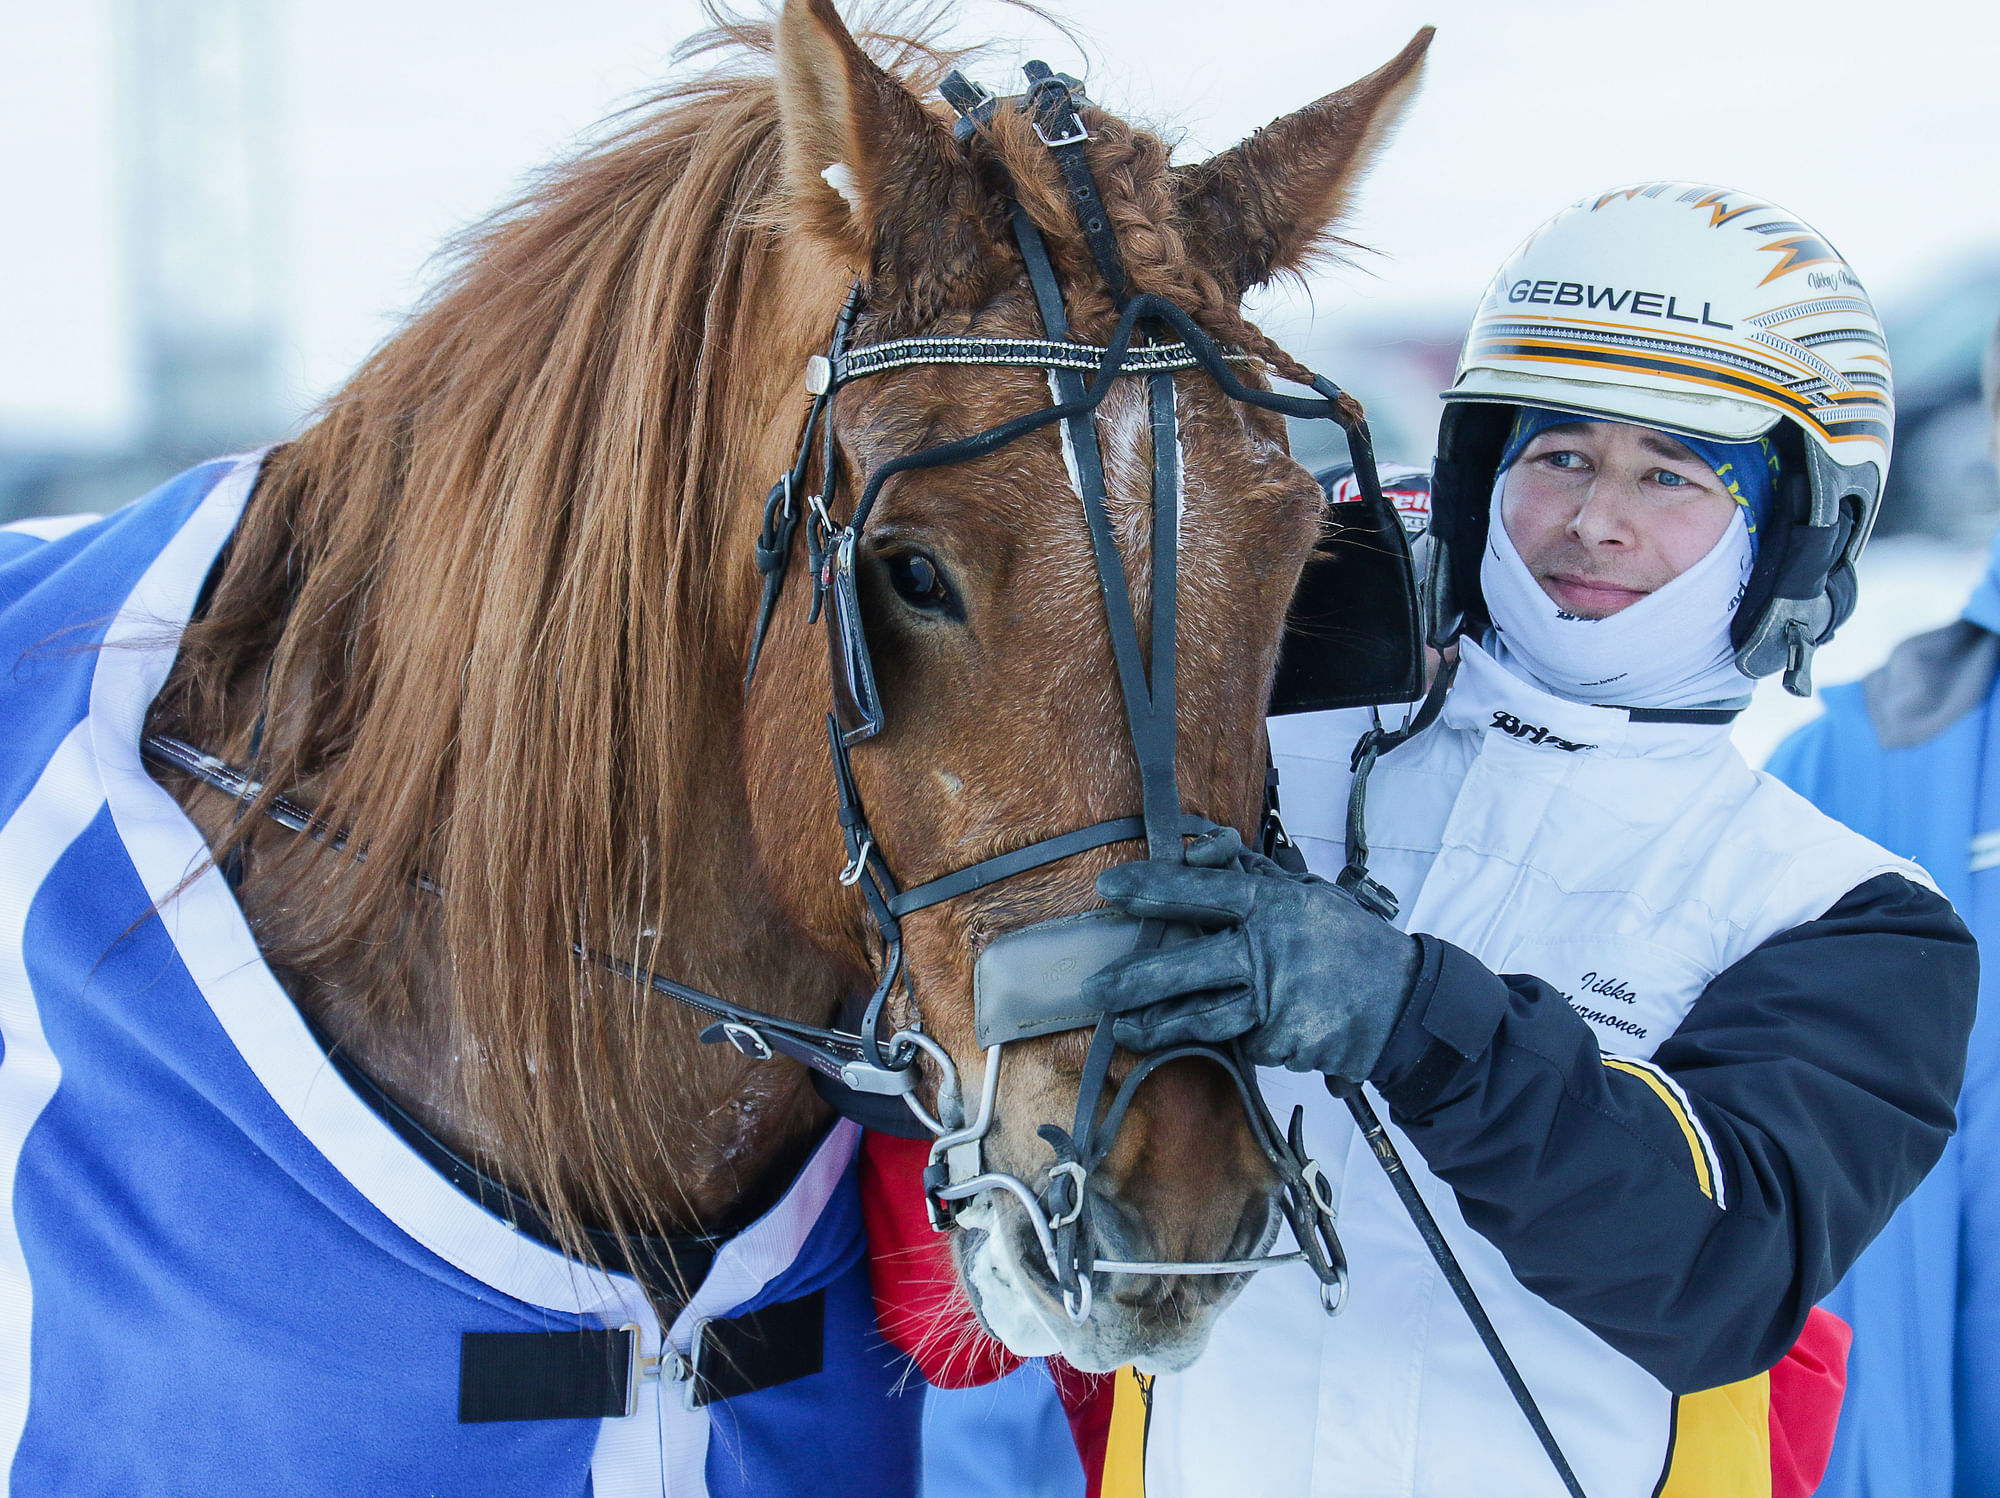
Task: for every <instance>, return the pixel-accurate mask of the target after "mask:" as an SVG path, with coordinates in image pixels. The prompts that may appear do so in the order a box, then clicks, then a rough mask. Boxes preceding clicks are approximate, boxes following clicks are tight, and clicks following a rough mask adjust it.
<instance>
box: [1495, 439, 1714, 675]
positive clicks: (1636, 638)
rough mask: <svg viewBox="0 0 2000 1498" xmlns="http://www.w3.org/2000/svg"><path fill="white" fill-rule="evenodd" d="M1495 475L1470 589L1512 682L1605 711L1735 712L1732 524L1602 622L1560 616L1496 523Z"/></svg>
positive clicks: (1501, 489)
mask: <svg viewBox="0 0 2000 1498" xmlns="http://www.w3.org/2000/svg"><path fill="white" fill-rule="evenodd" d="M1506 487H1507V475H1506V473H1504V472H1503V473H1502V474H1501V475H1500V477H1499V478H1498V479H1497V480H1495V482H1494V485H1493V508H1492V520H1491V523H1490V524H1488V525H1487V527H1486V555H1485V556H1484V557H1482V558H1481V559H1480V564H1479V586H1480V589H1481V591H1482V592H1484V593H1485V595H1486V611H1487V614H1488V615H1489V616H1490V617H1491V619H1492V620H1493V634H1492V635H1490V636H1489V637H1488V649H1489V650H1490V651H1491V653H1492V654H1493V655H1494V656H1496V657H1497V658H1498V660H1499V661H1500V663H1501V664H1502V665H1504V666H1505V667H1506V668H1507V669H1508V670H1509V671H1512V672H1513V673H1514V674H1515V675H1516V676H1519V677H1520V678H1522V679H1523V680H1524V681H1527V682H1529V683H1531V684H1533V685H1535V686H1538V687H1540V688H1541V689H1542V690H1543V691H1545V692H1552V693H1554V694H1555V695H1556V696H1558V697H1563V698H1567V699H1568V700H1569V701H1571V702H1587V703H1592V704H1598V705H1602V706H1607V707H1653V708H1675V707H1702V706H1715V705H1729V706H1734V705H1738V704H1740V703H1741V702H1743V701H1745V700H1747V699H1748V697H1749V695H1750V678H1749V677H1747V676H1745V675H1744V674H1743V673H1742V672H1741V671H1739V670H1737V668H1736V655H1735V651H1734V650H1733V649H1732V648H1731V646H1730V643H1729V625H1730V621H1731V620H1733V619H1734V618H1735V616H1736V605H1737V604H1738V603H1740V602H1741V601H1742V599H1743V590H1744V588H1745V586H1746V585H1747V584H1748V583H1749V580H1750V564H1751V561H1752V557H1753V553H1752V551H1751V548H1750V533H1749V531H1748V530H1747V529H1745V528H1744V526H1743V523H1742V521H1741V519H1740V518H1732V519H1731V521H1730V523H1729V525H1728V526H1727V527H1726V528H1725V529H1724V530H1723V532H1722V536H1721V538H1720V539H1719V540H1718V541H1717V542H1716V543H1715V545H1714V546H1713V547H1711V548H1710V549H1709V553H1708V555H1707V556H1705V557H1703V558H1702V559H1701V560H1700V561H1699V562H1696V563H1695V564H1694V565H1693V566H1692V567H1690V568H1688V570H1687V571H1685V572H1683V573H1682V574H1681V575H1680V576H1679V577H1677V578H1675V579H1674V580H1673V581H1672V582H1670V583H1668V584H1667V585H1666V586H1665V587H1664V588H1661V589H1659V590H1658V591H1656V592H1653V593H1649V594H1648V595H1647V596H1646V597H1644V598H1642V599H1640V600H1639V601H1638V602H1637V603H1634V604H1631V605H1629V606H1627V607H1626V608H1624V609H1621V610H1620V611H1619V612H1618V613H1615V614H1613V615H1612V616H1611V617H1610V618H1608V619H1580V618H1578V617H1576V616H1575V615H1573V614H1569V613H1566V612H1564V610H1563V609H1562V608H1561V607H1560V606H1558V605H1557V603H1556V601H1555V600H1554V599H1553V598H1551V597H1549V595H1548V594H1546V593H1544V592H1543V591H1542V585H1541V584H1540V583H1538V582H1536V581H1535V578H1534V574H1533V573H1531V572H1529V571H1528V567H1527V564H1526V563H1525V562H1523V561H1522V560H1521V554H1520V553H1519V552H1517V551H1516V550H1515V549H1514V540H1513V538H1512V537H1511V536H1509V535H1508V534H1507V526H1506V522H1505V521H1504V520H1503V519H1502V514H1503V511H1502V509H1501V504H1500V501H1501V497H1502V495H1503V494H1504V493H1505V491H1506Z"/></svg>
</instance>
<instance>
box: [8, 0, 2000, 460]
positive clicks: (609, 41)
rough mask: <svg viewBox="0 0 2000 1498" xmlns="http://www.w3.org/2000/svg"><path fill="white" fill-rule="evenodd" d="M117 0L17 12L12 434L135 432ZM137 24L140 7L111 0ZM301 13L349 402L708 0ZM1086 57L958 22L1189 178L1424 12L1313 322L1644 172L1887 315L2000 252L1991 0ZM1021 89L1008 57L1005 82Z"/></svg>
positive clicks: (1458, 29)
mask: <svg viewBox="0 0 2000 1498" xmlns="http://www.w3.org/2000/svg"><path fill="white" fill-rule="evenodd" d="M120 3H121V0H65V3H63V4H59V5H51V4H48V3H46V0H0V37H5V38H6V41H5V43H4V46H0V162H4V164H5V171H6V181H7V183H8V188H9V191H8V194H7V201H6V206H5V209H4V216H0V224H4V225H5V226H6V232H4V233H0V329H4V337H0V435H4V436H6V437H11V438H14V439H17V440H18V439H21V438H24V437H28V436H31V435H34V434H46V435H51V436H53V435H78V436H82V435H88V434H92V433H105V432H110V431H114V430H115V429H116V428H117V426H118V424H119V423H120V422H121V421H123V420H124V419H126V417H127V416H128V414H129V410H130V390H129V387H128V383H127V373H126V366H127V353H126V351H127V343H128V331H127V322H126V316H125V307H124V301H125V298H124V289H123V285H122V271H121V259H120V254H121V251H120V238H119V215H118V200H117V195H116V191H115V183H116V151H115V145H116V139H117V134H116V126H115V119H116V112H115V107H114V106H115V103H116V90H117V85H116V82H115V79H116V67H115V49H114V45H113V41H114V25H115V18H116V15H117V13H118V6H119V4H120ZM123 3H129V0H123ZM265 3H268V4H270V5H272V6H273V7H274V8H275V9H276V10H277V11H278V13H279V14H280V16H281V22H280V36H281V43H280V47H279V62H278V69H279V78H278V82H279V88H280V91H281V97H282V99H283V108H282V115H281V119H280V121H279V130H278V153H279V158H280V160H281V161H282V163H283V183H282V191H281V192H280V194H279V195H278V197H277V198H276V200H275V201H274V202H273V203H272V204H271V205H270V212H271V214H272V215H273V216H274V223H275V225H276V228H277V232H278V237H279V240H280V242H281V243H282V244H283V246H284V248H285V260H284V267H283V285H284V293H285V294H284V297H283V302H284V307H285V320H286V324H285V331H286V335H287V356H286V378H287V382H288V387H289V397H290V399H291V402H292V403H293V404H294V405H295V406H303V405H304V404H306V403H308V402H309V401H311V400H312V399H314V398H316V397H317V396H319V395H321V394H323V393H325V392H326V391H327V390H328V389H330V388H331V387H332V386H334V385H335V384H337V383H338V382H339V380H340V379H341V377H342V376H343V375H344V374H345V372H346V371H347V370H349V369H350V368H351V367H352V366H353V365H354V363H355V362H356V361H357V360H358V359H359V358H360V356H361V355H362V354H363V353H365V352H366V350H367V349H368V348H369V347H370V346H371V345H372V344H373V343H375V342H376V341H377V340H378V339H380V338H381V337H382V336H383V335H384V334H385V333H386V332H388V331H389V330H390V329H391V328H392V327H393V326H394V325H395V321H396V319H397V317H398V316H399V315H400V314H401V313H402V312H403V311H404V309H406V308H407V307H408V306H409V304H410V302H411V301H412V300H413V299H414V297H415V296H416V295H417V294H418V292H419V290H420V289H421V288H422V286H423V285H424V284H425V275H426V260H427V257H428V256H429V255H430V254H431V253H432V251H433V250H434V249H435V248H436V247H437V245H438V244H439V242H440V241H441V240H442V239H443V238H444V237H445V236H446V235H448V234H449V233H451V232H452V231H453V230H455V229H457V228H459V227H461V226H462V225H464V224H465V223H467V222H468V221H470V220H472V219H474V218H476V217H478V216H479V215H481V214H482V213H484V212H485V211H487V210H488V209H490V208H492V207H493V206H495V205H496V204H498V203H499V202H500V201H502V200H503V199H504V198H505V197H506V196H507V195H508V193H509V192H510V190H511V189H512V188H513V187H514V186H515V185H516V184H517V183H518V182H519V180H520V179H521V177H522V174H523V173H525V172H527V171H529V170H531V169H532V168H534V167H535V166H536V165H538V164H540V163H542V162H544V161H546V160H548V159H549V158H550V157H552V156H554V155H557V154H559V153H561V152H562V151H564V150H565V149H566V148H567V147H568V146H570V145H571V144H572V143H573V142H574V141H575V140H576V139H577V137H578V136H579V134H580V133H582V132H587V131H588V130H590V129H591V127H592V126H593V125H594V123H595V122H596V121H598V120H599V119H601V118H602V117H603V116H604V115H605V114H606V113H608V112H609V111H611V110H613V109H614V108H616V107H618V106H619V105H621V104H623V103H626V102H629V101H630V100H631V99H632V98H633V97H634V96H635V95H637V94H639V93H640V92H642V91H644V90H645V89H646V88H647V87H648V86H649V85H651V84H653V83H654V82H656V81H658V80H659V79H660V78H662V77H663V76H664V74H665V72H666V69H667V67H668V59H669V55H670V53H671V51H672V49H673V47H674V45H675V43H676V42H678V41H679V40H680V39H681V38H682V37H684V36H685V35H686V34H687V33H688V32H689V31H691V30H692V29H693V28H694V26H695V25H696V24H698V22H697V13H696V8H695V6H694V4H693V3H691V0H562V3H560V4H557V3H553V0H337V3H335V0H265ZM1053 8H1055V9H1058V10H1060V11H1061V12H1062V13H1063V14H1064V15H1066V16H1067V17H1069V18H1070V19H1071V20H1072V21H1074V22H1075V23H1076V24H1077V25H1078V26H1079V27H1081V28H1082V30H1083V31H1084V32H1085V33H1087V35H1088V37H1089V39H1090V42H1091V47H1090V55H1088V56H1087V57H1080V56H1079V55H1078V54H1077V52H1076V51H1075V50H1074V49H1073V48H1072V47H1071V46H1070V45H1069V44H1068V43H1066V42H1063V41H1062V40H1061V39H1060V38H1055V39H1051V37H1050V34H1049V33H1048V32H1047V31H1045V30H1044V31H1039V32H1031V31H1030V30H1029V28H1028V23H1027V18H1025V17H1022V16H1020V15H1019V14H1018V13H1011V14H1010V13H1008V12H1005V11H1003V10H1000V9H998V8H997V7H995V6H992V5H990V4H974V5H969V6H967V7H966V10H967V22H966V24H965V26H964V28H963V30H964V32H965V34H967V35H973V34H986V35H991V34H1001V35H1006V36H1029V35H1033V36H1034V37H1035V38H1036V41H1035V44H1034V45H1032V46H1029V47H1023V48H1019V49H1016V51H1015V53H1014V56H1016V57H1019V56H1026V55H1039V56H1043V57H1045V58H1046V59H1047V60H1048V61H1049V62H1050V63H1051V64H1052V65H1053V66H1055V67H1057V68H1058V69H1061V70H1065V71H1072V72H1075V71H1079V70H1082V71H1085V72H1086V73H1087V76H1088V79H1089V81H1090V84H1091V92H1092V93H1093V95H1094V96H1095V97H1097V98H1099V99H1100V100H1101V101H1103V102H1104V103H1106V104H1108V105H1110V106H1111V107H1113V108H1118V109H1121V110H1122V111H1124V112H1126V113H1130V114H1133V115H1136V116H1139V117H1143V118H1146V119H1148V120H1150V121H1152V122H1153V123H1155V124H1158V125H1163V126H1167V127H1170V128H1172V129H1174V130H1176V131H1178V132H1180V133H1181V134H1182V136H1183V138H1184V142H1185V143H1184V146H1183V149H1182V155H1183V158H1184V159H1193V158H1195V157H1197V156H1199V155H1201V154H1205V153H1207V152H1208V151H1211V150H1213V149H1216V148H1218V147H1221V146H1224V145H1227V144H1229V143H1230V142H1231V141H1233V140H1235V139H1237V138H1238V137H1240V136H1241V135H1243V134H1244V133H1246V132H1247V131H1249V130H1250V129H1252V128H1253V127H1255V126H1257V125H1260V124H1263V123H1265V122H1266V121H1268V120H1269V119H1270V118H1271V117H1273V116H1275V115H1277V114H1280V113H1283V112H1285V111H1286V110H1288V109H1291V108H1293V107H1296V106H1297V105H1299V104H1302V103H1305V102H1306V101H1308V100H1310V99H1312V98H1314V97H1316V96H1318V95H1319V94H1321V93H1324V92H1327V91H1328V90H1330V89H1333V88H1336V87H1338V86H1340V85H1341V84H1343V83H1345V82H1348V81H1350V80H1351V79H1352V78H1354V77H1356V76H1358V75H1360V74H1361V73H1364V72H1366V71H1368V70H1369V69H1370V68H1372V67H1374V66H1375V65H1376V64H1377V63H1379V62H1381V61H1382V60H1384V59H1385V58H1387V57H1388V56H1389V55H1391V54H1392V53H1393V52H1394V51H1395V50H1396V49H1397V48H1398V47H1399V46H1400V45H1401V44H1402V43H1403V42H1404V41H1405V40H1406V39H1407V38H1408V37H1409V35H1410V33H1411V32H1412V31H1413V30H1414V29H1415V28H1416V27H1417V26H1418V25H1420V24H1422V23H1424V22H1435V23H1436V24H1437V26H1438V28H1439V35H1438V40H1437V43H1436V46H1435V48H1434V49H1433V52H1432V59H1433V61H1432V66H1431V70H1430V75H1429V81H1428V84H1427V86H1426V89H1425V92H1424V94H1423V96H1422V97H1421V98H1420V100H1419V101H1418V103H1417V106H1416V109H1415V111H1414V112H1413V114H1412V116H1411V118H1410V122H1409V124H1408V126H1407V128H1406V129H1405V130H1404V131H1403V133H1402V135H1401V137H1400V138H1399V139H1398V141H1397V142H1396V144H1395V145H1394V146H1393V147H1392V148H1391V149H1390V151H1389V152H1388V154H1387V155H1386V156H1385V157H1384V159H1383V161H1382V163H1381V165H1380V167H1379V169H1378V171H1377V174H1376V176H1375V178H1374V180H1373V182H1372V183H1371V185H1370V186H1369V188H1368V190H1367V191H1366V192H1365V193H1364V194H1363V196H1362V198H1361V200H1360V204H1359V211H1358V215H1357V217H1356V219H1355V221H1354V222H1353V224H1352V226H1351V228H1350V231H1349V232H1350V235H1351V237H1353V238H1355V239H1358V240H1360V241H1361V242H1363V243H1365V244H1367V245H1369V246H1371V247H1373V249H1374V250H1376V251H1379V252H1380V253H1379V254H1375V255H1371V256H1370V257H1368V259H1367V261H1366V267H1367V268H1366V271H1365V272H1354V271H1348V272H1336V273H1334V274H1332V275H1330V276H1329V277H1327V278H1325V279H1324V280H1323V281H1322V282H1321V283H1320V284H1318V285H1317V286H1316V287H1315V288H1314V293H1313V303H1314V305H1315V306H1316V308H1317V309H1318V315H1319V316H1320V317H1322V318H1330V319H1336V320H1337V319H1340V318H1366V319H1369V320H1378V319H1381V318H1386V317H1400V316H1403V315H1406V314H1408V313H1410V312H1411V311H1412V310H1423V311H1427V312H1431V313H1436V312H1438V311H1439V310H1441V309H1450V310H1455V309H1457V308H1459V307H1462V306H1467V305H1469V303H1470V302H1471V300H1472V299H1473V298H1474V297H1476V295H1477V294H1478V292H1479V290H1480V289H1481V287H1482V286H1483V285H1484V282H1485V280H1486V278H1487V277H1488V276H1489V275H1490V274H1491V272H1492V270H1493V267H1494V266H1495V265H1496V264H1497V263H1498V261H1499V260H1500V258H1501V257H1502V256H1503V255H1504V254H1505V253H1506V251H1507V250H1508V249H1509V248H1511V246H1512V245H1513V244H1514V243H1515V242H1516V241H1517V240H1518V239H1520V237H1521V236H1522V235H1523V234H1524V233H1526V231H1527V230H1528V229H1530V228H1532V227H1533V226H1534V225H1535V224H1536V223H1537V222H1538V221H1540V220H1541V219H1542V218H1544V217H1546V216H1547V215H1548V214H1550V213H1552V212H1553V211H1554V210H1555V209H1557V208H1558V207H1560V206H1561V205H1562V204H1564V203H1565V202H1567V201H1569V200H1570V199H1572V198H1575V197H1578V196H1581V195H1582V194H1584V193H1586V192H1590V191H1594V190H1598V189H1601V188H1603V187H1606V186H1610V185H1612V184H1615V183H1618V182H1622V181H1629V180H1634V179H1639V178H1646V177H1668V176H1671V177H1688V178H1694V179H1698V180H1708V181H1714V182H1717V183H1721V184H1725V185H1731V186H1736V187H1741V188H1744V189H1748V190H1752V191H1755V192H1757V193H1759V194H1761V195H1764V196H1768V197H1770V198H1773V199H1775V200H1776V201H1778V202H1781V203H1783V204H1785V205H1786V206H1787V207H1789V208H1791V209H1792V210H1793V211H1794V212H1796V213H1799V214H1801V215H1803V216H1804V217H1806V218H1807V219H1809V220H1811V221H1812V222H1814V223H1815V224H1816V225H1817V226H1818V227H1819V228H1821V229H1822V230H1823V231H1824V232H1825V233H1827V234H1828V235H1830V236H1831V237H1832V239H1833V241H1834V242H1835V243H1836V244H1837V245H1839V246H1840V247H1841V249H1842V250H1843V251H1844V252H1845V253H1846V255H1847V256H1848V258H1849V259H1850V261H1851V262H1852V263H1853V264H1854V265H1855V266H1856V268H1857V269H1858V270H1859V271H1860V273H1861V275H1862V277H1863V279H1864V280H1865V281H1866V282H1867V283H1868V284H1869V286H1870V288H1871V289H1872V290H1873V291H1874V292H1875V293H1876V296H1877V299H1878V301H1882V302H1885V303H1889V302H1893V301H1894V300H1895V299H1896V298H1898V297H1901V296H1907V295H1909V294H1912V293H1913V292H1915V291H1916V290H1917V289H1919V288H1920V287H1921V286H1922V285H1923V284H1924V282H1925V281H1926V280H1927V279H1928V278H1930V277H1933V276H1935V275H1937V274H1939V273H1941V272H1942V271H1944V270H1945V269H1947V268H1948V267H1949V266H1951V265H1953V264H1955V263H1961V262H1963V261H1964V260H1966V259H1968V258H1970V257H1971V256H1973V255H1975V254H1979V253H1991V252H1994V251H1996V250H2000V190H1996V187H2000V165H1996V160H2000V61H1996V59H2000V6H1996V5H1994V4H1992V3H1990V0H1980V3H1977V4H1951V3H1945V0H1888V3H1884V0H1876V3H1869V4H1863V3H1859V0H1822V3H1818V4H1814V5H1810V6H1801V5H1796V4H1777V3H1769V0H1676V3H1674V4H1672V5H1671V6H1667V5H1615V4H1610V3H1606V0H1588V3H1586V0H1521V3H1512V4H1507V3H1496V0H1376V3H1373V4H1360V3H1300V0H1285V3H1268V4H1241V3H1239V4H1236V5H1233V6H1225V5H1218V4H1216V3H1215V0H1069V3H1066V4H1056V5H1054V7H1053ZM986 71H987V76H989V77H990V78H991V79H992V81H994V82H995V83H996V84H1001V83H1009V82H1011V79H1009V78H1008V77H1007V76H1006V65H1005V63H1001V64H996V65H993V66H991V67H989V68H988V69H987V70H986Z"/></svg>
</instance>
